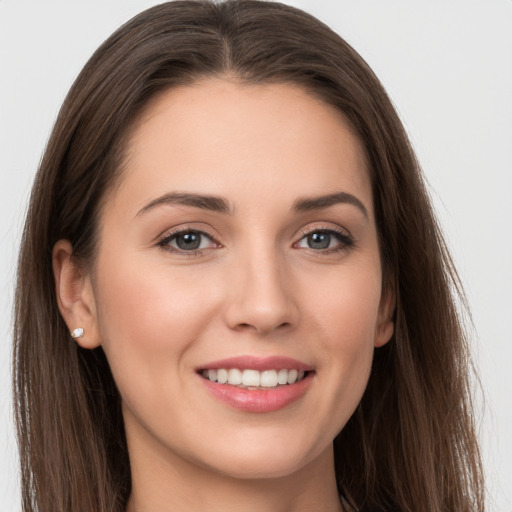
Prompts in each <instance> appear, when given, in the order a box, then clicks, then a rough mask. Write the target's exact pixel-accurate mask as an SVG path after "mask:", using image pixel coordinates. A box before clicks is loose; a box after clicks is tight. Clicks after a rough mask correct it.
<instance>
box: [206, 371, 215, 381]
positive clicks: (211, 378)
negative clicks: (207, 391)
mask: <svg viewBox="0 0 512 512" xmlns="http://www.w3.org/2000/svg"><path fill="white" fill-rule="evenodd" d="M206 373H207V375H206V376H207V377H208V379H210V380H211V381H212V382H217V370H207V371H206Z"/></svg>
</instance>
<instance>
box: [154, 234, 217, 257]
mask: <svg viewBox="0 0 512 512" xmlns="http://www.w3.org/2000/svg"><path fill="white" fill-rule="evenodd" d="M187 234H195V235H200V236H202V237H206V238H208V239H209V240H211V241H212V242H213V244H214V246H215V248H218V247H222V246H221V244H220V243H219V242H217V241H216V240H215V239H214V238H213V237H212V236H211V235H209V234H208V233H206V232H205V231H202V230H200V229H191V228H184V229H179V230H176V231H173V232H172V233H169V234H167V235H165V236H164V237H163V238H162V239H161V240H160V241H159V242H158V245H159V246H160V247H162V248H163V249H165V250H167V251H169V252H172V253H174V254H178V255H180V256H201V255H202V254H204V251H205V249H195V250H189V251H183V250H180V249H178V248H176V247H171V246H170V245H169V244H170V243H171V242H172V241H173V240H175V239H176V238H177V237H178V236H180V235H187Z"/></svg>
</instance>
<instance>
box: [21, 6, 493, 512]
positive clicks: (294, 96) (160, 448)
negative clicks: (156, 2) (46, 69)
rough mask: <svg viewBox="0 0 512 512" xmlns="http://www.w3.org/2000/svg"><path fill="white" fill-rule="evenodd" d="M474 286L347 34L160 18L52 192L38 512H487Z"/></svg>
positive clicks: (59, 135) (34, 276)
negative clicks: (470, 337) (463, 317)
mask: <svg viewBox="0 0 512 512" xmlns="http://www.w3.org/2000/svg"><path fill="white" fill-rule="evenodd" d="M454 289H459V284H458V280H457V277H456V273H455V271H454V269H453V267H452V265H451V262H450V259H449V256H448V254H447V251H446V249H445V246H444V243H443V240H442V237H441V235H440V233H439V230H438V228H437V225H436V222H435V219H434V217H433V214H432V211H431V207H430V204H429V201H428V198H427V195H426V193H425V190H424V187H423V182H422V178H421V174H420V171H419V168H418V165H417V162H416V160H415V158H414V155H413V152H412V150H411V148H410V146H409V143H408V141H407V137H406V135H405V133H404V130H403V128H402V126H401V124H400V122H399V120H398V118H397V116H396V113H395V112H394V110H393V107H392V106H391V103H390V101H389V99H388V98H387V96H386V94H385V92H384V91H383V89H382V86H381V85H380V84H379V82H378V80H377V79H376V77H375V76H374V75H373V73H372V72H371V70H370V69H369V68H368V67H367V65H366V64H365V63H364V62H363V61H362V59H361V58H360V57H359V56H358V55H357V54H356V53H355V52H354V51H353V50H352V49H351V48H350V47H349V46H348V45H347V44H346V43H345V42H344V41H343V40H342V39H340V38H339V36H337V35H336V34H334V33H333V32H332V31H330V30H329V29H328V28H327V27H325V26H324V25H322V24H321V23H320V22H318V21H317V20H315V19H314V18H312V17H310V16H308V15H306V14H305V13H303V12H301V11H299V10H296V9H293V8H290V7H286V6H283V5H281V4H277V3H266V2H253V1H242V2H229V1H228V2H226V3H221V4H218V5H215V4H212V3H209V2H171V3H167V4H163V5H161V6H158V7H155V8H152V9H150V10H148V11H145V12H144V13H142V14H140V15H139V16H137V17H136V18H134V19H133V20H132V21H130V22H129V23H127V24H126V25H124V26H123V27H121V29H119V30H118V31H117V32H116V33H115V34H114V35H113V36H111V38H109V39H108V40H107V41H106V42H105V43H104V44H103V45H102V46H101V47H100V49H99V50H98V51H97V52H96V53H95V54H94V55H93V57H92V58H91V60H90V61H89V62H88V64H87V65H86V66H85V68H84V70H83V71H82V73H81V74H80V76H79V77H78V79H77V81H76V82H75V84H74V86H73V87H72V89H71V91H70V93H69V95H68V98H67V99H66V101H65V103H64V105H63V107H62V110H61V113H60V115H59V118H58V120H57V122H56V125H55V128H54V131H53V134H52V137H51V139H50V142H49V145H48V148H47V151H46V153H45V156H44V158H43V161H42V163H41V168H40V170H39V173H38V176H37V178H36V182H35V185H34V189H33V194H32V198H31V203H30V209H29V213H28V216H27V222H26V227H25V233H24V239H23V246H22V251H21V256H20V266H19V275H18V290H17V306H16V326H15V338H16V341H15V355H16V358H15V361H16V363H15V389H16V406H17V408H16V412H17V419H18V433H19V439H20V448H21V449H20V452H21V465H22V473H23V493H24V494H23V496H24V507H25V509H26V510H36V509H37V510H41V511H46V510H52V511H55V510H62V511H64V510H73V511H80V510H84V511H85V510H87V511H90V510H101V511H103V510H128V511H131V512H136V511H142V510H166V509H168V510H198V509H200V508H201V509H202V508H204V506H205V505H207V506H208V507H209V508H210V509H212V508H213V509H214V510H215V509H216V508H219V509H222V510H230V509H236V510H242V511H243V510H253V509H255V508H256V507H258V508H265V509H267V510H291V511H293V510H364V511H370V510H379V511H380V510H414V511H421V510H425V511H426V510H429V511H441V510H461V511H462V510H468V511H469V510H482V509H483V491H482V484H481V471H480V462H479V456H478V448H477V445H476V441H475V435H474V427H473V423H472V417H471V407H470V405H471V404H470V401H469V398H468V397H469V393H468V380H467V379H468V375H467V348H466V344H465V340H464V335H463V330H462V327H461V323H460V320H459V318H458V314H457V310H456V306H455V303H454V297H453V296H452V290H454ZM28 311H29V312H30V315H28V314H27V312H28ZM70 333H71V335H70Z"/></svg>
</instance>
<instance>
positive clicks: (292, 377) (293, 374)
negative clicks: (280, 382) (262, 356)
mask: <svg viewBox="0 0 512 512" xmlns="http://www.w3.org/2000/svg"><path fill="white" fill-rule="evenodd" d="M298 373H299V372H298V371H297V370H288V384H294V383H295V381H296V380H297V375H298Z"/></svg>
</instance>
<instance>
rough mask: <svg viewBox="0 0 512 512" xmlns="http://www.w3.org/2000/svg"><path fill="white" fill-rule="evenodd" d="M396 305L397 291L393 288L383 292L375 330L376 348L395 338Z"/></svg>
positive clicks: (387, 288)
mask: <svg viewBox="0 0 512 512" xmlns="http://www.w3.org/2000/svg"><path fill="white" fill-rule="evenodd" d="M395 305H396V297H395V291H394V289H393V288H392V287H391V286H387V287H385V288H384V289H383V290H382V297H381V299H380V305H379V315H378V318H377V326H376V329H375V343H374V345H375V347H382V346H383V345H385V344H386V343H387V342H388V341H389V340H390V339H391V336H393V332H394V331H395V322H394V320H393V317H394V311H395Z"/></svg>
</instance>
